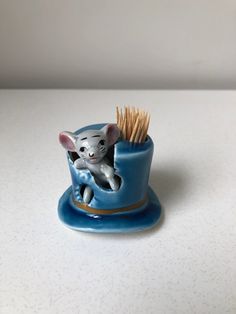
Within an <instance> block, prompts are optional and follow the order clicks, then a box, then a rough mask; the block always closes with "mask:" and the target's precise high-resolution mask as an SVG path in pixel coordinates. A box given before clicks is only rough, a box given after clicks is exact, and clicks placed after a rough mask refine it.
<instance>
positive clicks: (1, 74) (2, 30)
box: [0, 0, 236, 88]
mask: <svg viewBox="0 0 236 314" xmlns="http://www.w3.org/2000/svg"><path fill="white" fill-rule="evenodd" d="M0 87H4V88H6V87H41V88H43V87H48V88H51V87H54V88H60V87H69V88H236V1H235V0H156V1H155V0H146V1H145V0H143V1H131V0H97V1H96V0H93V1H92V0H20V1H19V0H0Z"/></svg>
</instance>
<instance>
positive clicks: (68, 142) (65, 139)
mask: <svg viewBox="0 0 236 314" xmlns="http://www.w3.org/2000/svg"><path fill="white" fill-rule="evenodd" d="M59 141H60V143H61V145H62V146H63V147H64V148H65V149H66V150H69V151H70V152H74V151H75V144H74V141H73V139H72V138H71V137H70V136H69V135H68V134H66V133H65V132H62V133H60V134H59Z"/></svg>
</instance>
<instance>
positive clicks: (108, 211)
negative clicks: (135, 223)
mask: <svg viewBox="0 0 236 314" xmlns="http://www.w3.org/2000/svg"><path fill="white" fill-rule="evenodd" d="M147 199H148V197H147V196H146V197H145V198H144V199H142V200H141V201H139V202H137V203H134V204H132V205H129V206H126V207H120V208H114V209H104V208H102V209H98V208H94V207H90V206H88V205H87V204H85V203H82V202H78V201H76V200H75V199H74V198H73V203H74V205H75V206H76V207H78V208H80V209H83V210H85V211H87V212H88V213H90V214H95V215H110V214H116V213H123V212H128V211H132V210H134V209H137V208H139V207H141V206H142V205H144V204H145V203H146V202H147Z"/></svg>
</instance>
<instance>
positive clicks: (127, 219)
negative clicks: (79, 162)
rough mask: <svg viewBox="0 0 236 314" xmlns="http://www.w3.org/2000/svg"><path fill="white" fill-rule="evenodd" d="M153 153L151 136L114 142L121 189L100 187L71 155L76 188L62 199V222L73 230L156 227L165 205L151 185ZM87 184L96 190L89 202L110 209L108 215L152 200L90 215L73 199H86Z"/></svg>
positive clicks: (70, 161)
mask: <svg viewBox="0 0 236 314" xmlns="http://www.w3.org/2000/svg"><path fill="white" fill-rule="evenodd" d="M104 125H105V124H95V125H90V126H87V127H85V128H82V129H80V130H78V131H76V133H77V134H79V133H80V132H83V131H85V130H87V129H101V128H102V127H103V126H104ZM152 155H153V142H152V140H151V138H150V137H148V138H147V140H146V142H145V143H142V144H131V143H129V142H127V141H118V142H117V143H116V144H115V145H114V168H115V173H116V175H118V176H119V177H120V178H121V186H120V188H119V190H118V191H112V190H111V189H107V188H103V187H101V186H98V185H97V184H96V182H95V180H94V177H93V176H92V175H91V173H90V171H89V170H78V169H76V168H75V166H74V165H73V161H72V160H71V159H70V156H69V154H67V159H68V163H69V169H70V173H71V178H72V187H70V188H69V189H68V190H67V191H66V192H65V193H64V194H63V196H62V197H61V199H60V202H59V208H58V210H59V217H60V219H61V220H62V222H64V223H65V224H66V225H67V226H69V227H71V228H73V229H77V230H82V231H91V232H92V231H94V232H129V231H139V230H143V229H146V228H150V227H151V226H153V224H155V223H156V222H157V220H158V219H159V217H160V212H161V207H160V203H159V201H158V199H157V197H156V196H155V194H154V192H153V191H152V190H151V189H150V188H149V187H148V179H149V172H150V166H151V161H152ZM84 185H89V186H90V187H91V188H92V190H93V192H94V197H93V198H92V200H91V202H90V203H89V204H88V205H89V206H90V207H93V208H97V209H104V210H107V213H108V214H109V210H112V209H115V208H121V207H127V206H130V205H133V204H135V203H137V202H139V201H141V200H143V199H145V197H146V196H147V195H148V198H149V200H148V201H147V202H146V203H145V204H144V205H143V206H142V207H139V208H137V209H135V210H132V212H131V211H129V212H126V213H119V214H109V215H102V216H97V215H94V214H88V213H87V212H85V211H84V210H83V209H80V208H78V207H76V206H75V205H74V204H73V202H72V201H71V199H72V197H73V198H74V199H76V200H77V201H79V202H82V197H81V195H80V190H81V187H82V186H84Z"/></svg>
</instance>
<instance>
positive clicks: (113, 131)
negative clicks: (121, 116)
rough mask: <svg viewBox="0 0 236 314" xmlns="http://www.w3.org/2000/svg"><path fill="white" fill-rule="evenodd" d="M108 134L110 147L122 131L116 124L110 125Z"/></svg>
mask: <svg viewBox="0 0 236 314" xmlns="http://www.w3.org/2000/svg"><path fill="white" fill-rule="evenodd" d="M106 134H107V137H108V141H109V145H113V144H114V143H115V142H116V141H117V139H118V137H119V136H120V129H119V128H118V126H117V125H116V124H108V125H107V132H106Z"/></svg>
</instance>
